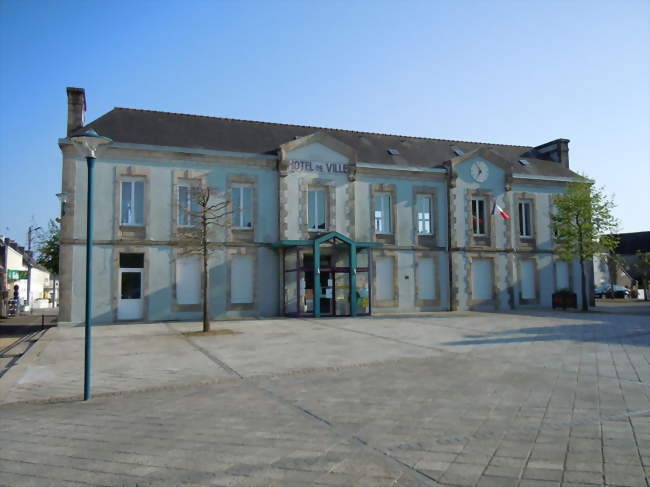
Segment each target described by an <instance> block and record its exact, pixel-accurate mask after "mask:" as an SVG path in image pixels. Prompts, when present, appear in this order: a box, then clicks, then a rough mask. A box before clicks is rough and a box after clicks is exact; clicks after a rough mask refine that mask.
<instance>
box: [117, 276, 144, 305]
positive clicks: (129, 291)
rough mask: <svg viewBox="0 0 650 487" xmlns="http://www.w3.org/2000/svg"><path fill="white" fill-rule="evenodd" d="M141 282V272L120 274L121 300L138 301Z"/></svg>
mask: <svg viewBox="0 0 650 487" xmlns="http://www.w3.org/2000/svg"><path fill="white" fill-rule="evenodd" d="M141 282H142V273H141V272H122V292H121V296H122V299H140V298H141V294H142V289H141Z"/></svg>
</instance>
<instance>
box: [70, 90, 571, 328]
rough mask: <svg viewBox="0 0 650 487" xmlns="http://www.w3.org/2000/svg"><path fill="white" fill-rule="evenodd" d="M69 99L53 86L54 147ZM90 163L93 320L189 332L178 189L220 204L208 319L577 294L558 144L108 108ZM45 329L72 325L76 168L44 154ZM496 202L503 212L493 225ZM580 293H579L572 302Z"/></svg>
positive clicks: (189, 284) (79, 201)
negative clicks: (57, 314) (54, 307)
mask: <svg viewBox="0 0 650 487" xmlns="http://www.w3.org/2000/svg"><path fill="white" fill-rule="evenodd" d="M84 111H85V93H84V91H83V90H82V89H79V88H68V135H70V134H71V133H73V132H74V131H75V130H77V129H79V128H80V127H82V126H83V125H84V120H83V116H84ZM87 127H90V128H94V129H95V130H96V131H97V132H98V133H100V134H102V135H105V136H107V137H110V138H112V139H113V140H114V141H115V142H114V144H112V145H111V146H110V147H109V148H108V149H107V151H106V152H105V153H104V154H102V155H101V157H100V159H98V161H97V165H96V169H95V171H96V172H95V181H96V183H95V184H96V190H95V197H96V213H95V221H96V224H95V225H96V228H95V245H96V250H95V263H94V265H95V268H94V275H95V276H96V277H95V283H94V285H95V288H94V292H95V313H96V317H95V319H96V320H97V321H103V322H111V321H116V320H127V321H128V320H168V319H197V318H198V316H199V313H200V300H199V296H200V272H199V269H200V266H199V260H198V258H197V257H196V256H191V255H187V248H188V247H189V246H190V243H189V242H188V241H187V239H186V235H187V232H186V229H187V227H188V224H190V223H191V222H190V221H189V220H188V218H187V213H186V212H184V211H183V210H182V207H183V206H188V205H191V202H190V200H189V199H188V195H189V194H191V189H192V187H195V186H209V187H211V188H215V189H216V190H217V191H218V192H219V198H220V199H222V200H223V201H227V202H228V204H229V209H230V213H229V216H228V217H227V219H226V220H225V221H224V225H223V226H221V227H219V228H217V229H215V230H214V231H213V233H212V234H211V235H210V240H211V242H213V248H214V251H213V252H212V253H211V257H210V265H209V267H210V280H211V287H210V290H209V293H210V315H211V317H212V318H216V317H222V318H223V317H240V316H271V315H278V314H287V315H308V316H340V315H359V314H368V313H372V312H377V311H381V312H413V311H432V310H448V309H460V310H462V309H511V308H517V307H521V306H550V305H551V295H552V293H553V292H554V291H555V290H557V289H559V288H566V287H570V288H573V289H579V283H580V270H579V266H578V265H574V264H572V263H564V262H560V261H559V260H558V259H557V257H556V255H555V254H554V242H553V236H552V234H551V231H550V212H551V211H552V204H551V198H552V195H553V194H556V193H559V192H562V191H564V188H565V185H566V183H567V182H569V181H572V180H574V179H575V178H576V177H578V176H577V175H576V174H575V173H573V172H572V171H571V170H570V169H569V160H568V140H566V139H558V140H555V141H552V142H549V143H546V144H542V145H540V146H536V147H529V146H508V145H495V144H484V143H476V142H462V141H448V140H437V139H427V138H417V137H406V136H400V135H384V134H375V133H365V132H354V131H347V130H337V129H324V128H317V127H306V126H296V125H283V124H274V123H264V122H251V121H243V120H232V119H225V118H212V117H202V116H192V115H182V114H175V113H163V112H154V111H146V110H135V109H124V108H115V109H113V110H111V111H110V112H108V113H106V114H105V115H103V116H102V117H100V118H98V119H97V120H95V121H94V122H92V123H90V124H88V125H87ZM59 145H60V147H61V151H62V154H63V188H62V191H63V193H64V194H65V195H66V198H67V201H68V203H66V208H65V214H64V216H63V217H62V222H61V264H60V267H61V321H63V322H72V323H77V322H81V321H83V309H84V302H83V295H84V285H85V284H84V265H85V264H84V256H85V241H84V237H85V230H86V227H85V207H86V201H85V197H86V193H85V191H86V190H85V182H86V166H85V162H84V161H83V160H82V159H81V158H80V157H79V156H78V155H77V154H76V152H75V150H74V148H73V147H72V145H71V143H70V141H69V139H68V138H63V139H60V141H59ZM496 205H498V206H499V208H501V209H502V210H503V212H504V213H505V214H508V215H510V216H511V218H509V219H505V218H504V217H503V216H501V214H499V213H497V214H494V215H493V214H492V209H493V208H494V207H495V206H496ZM578 294H579V293H578Z"/></svg>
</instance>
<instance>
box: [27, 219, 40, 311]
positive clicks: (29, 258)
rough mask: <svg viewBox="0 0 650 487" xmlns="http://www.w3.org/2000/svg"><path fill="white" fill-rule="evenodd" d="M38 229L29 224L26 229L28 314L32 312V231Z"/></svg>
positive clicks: (38, 228)
mask: <svg viewBox="0 0 650 487" xmlns="http://www.w3.org/2000/svg"><path fill="white" fill-rule="evenodd" d="M40 229H41V227H34V225H30V226H29V229H28V230H27V306H29V314H32V295H31V292H32V232H35V231H37V230H40Z"/></svg>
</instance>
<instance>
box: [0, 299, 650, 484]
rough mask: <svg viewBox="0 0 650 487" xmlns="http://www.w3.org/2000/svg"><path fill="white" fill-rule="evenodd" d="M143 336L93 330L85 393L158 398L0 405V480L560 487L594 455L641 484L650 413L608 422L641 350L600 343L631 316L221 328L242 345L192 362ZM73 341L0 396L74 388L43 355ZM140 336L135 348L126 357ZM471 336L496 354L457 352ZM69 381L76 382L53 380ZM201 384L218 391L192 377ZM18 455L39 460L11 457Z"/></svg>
mask: <svg viewBox="0 0 650 487" xmlns="http://www.w3.org/2000/svg"><path fill="white" fill-rule="evenodd" d="M438 316H444V320H443V319H442V318H438ZM628 318H630V319H628ZM148 326H149V325H142V326H135V327H134V328H130V327H124V326H122V327H103V328H102V329H101V331H100V332H99V335H100V336H98V337H97V342H96V344H97V346H98V350H97V352H98V353H97V356H99V357H101V362H100V364H101V365H99V364H98V366H99V370H98V377H97V378H98V382H97V386H98V390H99V391H101V392H106V391H129V390H133V389H140V388H143V387H147V386H154V387H157V386H160V385H171V386H174V387H171V388H169V389H160V390H151V391H148V392H147V391H144V392H138V393H129V394H127V395H124V396H116V397H99V396H96V398H95V399H93V400H92V401H90V402H88V403H81V402H75V401H68V402H61V403H52V404H35V403H32V404H21V405H18V404H16V405H12V404H6V405H4V406H0V417H1V418H2V422H3V424H2V428H0V462H4V463H0V468H2V467H3V466H4V467H5V470H4V471H0V472H2V473H0V485H2V483H3V482H5V483H6V482H9V483H10V485H11V486H12V487H13V486H14V485H51V484H52V485H56V484H57V483H59V484H66V483H70V485H75V484H74V483H72V482H77V483H79V482H80V481H86V482H88V483H102V482H103V483H105V484H107V485H123V484H127V483H129V482H140V484H139V485H156V487H158V485H161V486H169V485H186V486H187V487H189V486H191V485H205V484H208V483H209V484H212V485H242V486H243V485H246V486H251V485H260V486H261V485H264V486H269V485H278V486H280V485H282V486H291V485H305V484H314V485H345V486H348V485H372V486H377V485H387V486H391V485H392V486H393V487H394V486H395V485H403V486H408V485H418V481H417V480H415V477H417V472H420V473H422V474H424V475H425V476H428V477H429V478H431V479H435V480H436V481H439V482H441V483H448V484H450V485H459V486H461V485H462V486H476V485H477V484H478V485H501V486H503V485H509V484H510V482H511V481H512V480H514V481H516V480H517V477H518V475H519V472H520V470H521V469H522V468H524V471H523V474H522V480H521V482H520V484H519V485H520V487H526V485H538V486H544V485H558V484H559V483H560V481H561V480H562V475H563V469H564V467H565V462H566V467H567V472H566V478H565V479H564V484H565V485H569V484H581V483H583V484H584V483H585V482H586V481H594V480H595V479H596V478H597V476H598V475H600V478H601V479H602V474H603V460H604V461H605V462H607V463H605V467H604V468H605V472H604V473H605V475H606V478H607V481H608V483H610V484H611V485H619V483H620V485H623V486H627V485H628V484H629V485H636V484H638V483H639V482H646V480H645V477H643V475H644V472H643V470H642V469H641V465H642V462H644V463H643V464H644V465H646V466H647V465H648V458H650V419H649V417H648V415H645V416H643V415H638V416H631V417H620V418H619V417H615V416H617V415H621V414H623V413H625V412H628V411H631V412H634V411H640V410H644V409H647V404H648V399H649V396H648V391H647V388H643V387H640V386H638V385H634V384H626V383H625V382H621V380H620V377H625V378H629V377H633V373H632V371H633V370H635V371H636V372H635V373H639V372H641V373H643V371H644V370H646V369H648V367H647V364H648V362H647V350H648V343H647V339H646V338H641V337H639V338H637V337H635V336H633V335H631V334H629V333H628V335H631V336H632V338H630V340H628V341H627V342H625V341H623V342H622V341H621V340H612V339H611V337H613V336H623V335H625V334H626V332H627V331H628V330H631V329H633V328H634V327H640V326H647V318H645V320H644V317H627V318H626V320H624V321H622V320H620V319H618V318H616V317H615V316H614V315H605V314H599V315H593V316H591V315H590V316H589V320H587V321H586V322H585V319H583V317H582V316H578V315H573V314H568V313H567V314H564V313H547V312H541V311H540V312H537V311H536V312H534V313H531V314H524V313H505V314H496V313H494V314H489V315H485V314H480V313H479V314H473V313H467V314H464V315H462V316H461V315H460V314H454V313H452V314H447V313H445V314H444V315H442V314H441V315H437V314H434V315H431V316H422V317H414V318H406V319H394V318H383V317H381V318H379V317H377V318H374V319H356V320H353V319H333V320H323V321H317V320H270V321H264V320H259V321H255V322H249V323H243V322H233V323H224V327H226V326H227V327H228V328H231V329H236V330H237V331H241V332H242V333H241V334H240V335H235V336H231V337H227V338H223V337H205V339H203V338H201V339H199V338H194V339H193V342H194V343H200V345H201V347H202V348H203V350H205V353H203V352H200V351H199V350H198V349H196V348H193V345H192V344H191V343H190V342H188V341H187V340H185V339H182V338H179V335H178V333H177V331H178V330H183V329H187V327H188V326H194V325H185V324H175V325H173V326H172V327H171V328H170V327H169V326H167V325H163V326H158V325H154V326H152V327H149V328H147V327H148ZM121 330H126V331H127V332H126V333H124V334H123V336H121V334H122V333H123V332H122V331H121ZM531 330H532V331H531ZM77 333H78V330H77V331H63V332H61V334H60V336H59V338H58V339H57V340H54V341H53V342H52V343H50V344H49V345H48V346H47V347H46V348H45V349H44V354H43V358H42V359H39V360H40V361H37V362H36V363H35V364H33V367H32V366H30V367H26V370H27V371H28V375H27V376H26V377H24V381H23V382H22V384H19V385H18V386H17V387H16V388H13V389H12V390H11V391H10V397H9V399H13V400H17V399H20V398H23V399H25V398H28V399H29V398H43V397H51V395H52V394H53V393H52V391H54V392H55V393H56V394H54V395H57V394H62V393H63V392H66V391H73V393H74V394H78V391H79V375H78V366H79V364H78V363H77V362H75V363H74V364H72V363H71V362H67V361H66V360H67V359H64V360H63V361H61V362H60V363H59V362H58V361H57V359H56V358H57V357H66V353H62V352H66V351H68V352H73V351H74V350H76V348H75V347H77V348H79V345H80V343H81V342H80V340H79V337H78V336H76V335H75V334H77ZM148 334H153V338H152V339H151V347H150V349H148V350H147V353H144V354H140V356H138V354H137V353H135V352H136V351H138V350H139V351H141V350H142V348H143V344H147V343H148V342H149V338H150V337H148ZM472 336H476V337H478V336H480V337H482V338H476V339H474V338H471V337H472ZM486 336H487V337H494V338H496V339H497V340H500V342H497V344H491V343H489V344H485V343H482V344H473V345H471V346H470V347H469V348H468V347H467V346H466V345H460V344H458V343H460V342H472V341H473V340H476V341H481V340H483V341H485V340H484V339H485V337H486ZM504 337H506V338H508V337H515V338H517V340H516V341H514V342H512V343H509V342H507V341H505V342H504V341H503V338H504ZM549 337H550V338H551V339H548V338H549ZM577 338H579V339H577ZM522 339H523V341H522ZM75 340H76V341H75ZM643 340H645V341H643ZM73 342H74V343H73ZM121 344H124V348H123V349H122V350H120V346H121ZM177 344H180V346H177ZM422 344H426V346H423V345H422ZM50 347H52V348H50ZM57 347H58V349H57ZM177 352H178V353H177ZM170 357H173V360H172V362H178V363H177V364H176V363H174V367H175V368H176V369H177V370H176V371H175V372H174V373H171V372H170V370H171V369H170V365H169V364H170ZM215 357H216V358H218V359H219V360H220V361H224V362H225V363H227V364H228V365H229V366H230V367H232V368H234V369H235V370H237V371H238V372H239V373H240V374H242V375H243V376H244V380H241V379H239V378H238V377H233V376H232V374H231V373H230V372H228V371H227V370H225V369H224V368H222V367H221V366H220V365H219V363H218V362H216V361H215V360H213V359H214V358H215ZM631 364H634V367H632V365H631ZM39 367H40V368H39ZM45 370H48V371H49V373H51V374H53V375H52V377H53V378H52V379H51V380H50V381H49V382H48V381H46V380H42V379H43V376H42V375H39V374H42V373H43V372H44V371H45ZM68 372H69V373H72V372H74V374H75V375H74V378H72V377H71V376H70V377H67V378H66V377H63V378H62V379H61V380H59V376H58V375H57V374H60V373H63V374H64V375H65V374H66V373H68ZM646 375H647V377H646V378H645V379H644V380H646V381H650V373H649V374H646ZM252 376H255V377H252ZM206 377H207V378H211V379H210V380H212V381H214V380H215V379H216V380H218V381H221V382H218V383H214V384H203V383H196V382H197V379H198V378H206ZM0 380H1V379H0ZM188 382H189V383H190V385H187V383H188ZM191 384H194V385H191ZM57 391H58V392H57ZM61 391H63V392H61ZM639 391H640V392H639ZM48 394H49V396H48ZM5 399H6V398H5ZM644 400H645V402H644ZM633 406H634V408H637V407H638V409H630V408H631V407H633ZM599 416H600V417H601V418H603V420H602V421H598V420H597V419H596V418H598V417H599ZM576 421H577V422H578V423H577V424H573V422H576ZM601 424H602V427H601ZM540 428H541V429H540ZM601 444H604V447H605V448H604V450H602V449H601ZM637 446H638V447H637ZM603 451H604V455H605V456H604V458H603V456H602V455H603ZM382 452H383V453H382ZM386 454H387V455H386ZM29 455H31V458H32V459H33V460H34V461H35V462H38V463H39V464H38V465H36V466H34V467H32V466H31V465H27V464H26V463H25V462H23V461H22V460H24V459H26V458H29ZM565 456H566V458H565ZM400 462H402V463H400ZM26 465H27V466H26ZM80 466H81V467H82V468H81V469H80V468H79V467H80ZM646 468H647V467H646ZM75 469H76V470H75ZM46 472H47V474H46ZM3 474H4V476H6V477H7V478H8V479H9V480H8V481H5V479H4V478H3ZM646 474H647V472H646ZM38 475H40V477H38ZM93 475H95V477H93ZM89 479H92V480H89ZM156 482H158V483H156ZM499 482H500V483H499ZM81 485H83V484H81ZM592 485H595V484H592ZM639 485H644V487H647V485H646V484H643V483H642V484H639Z"/></svg>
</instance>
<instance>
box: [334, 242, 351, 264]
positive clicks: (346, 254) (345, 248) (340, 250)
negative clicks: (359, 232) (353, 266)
mask: <svg viewBox="0 0 650 487" xmlns="http://www.w3.org/2000/svg"><path fill="white" fill-rule="evenodd" d="M349 266H350V246H349V245H348V244H347V243H343V244H341V245H337V246H336V267H349Z"/></svg>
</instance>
